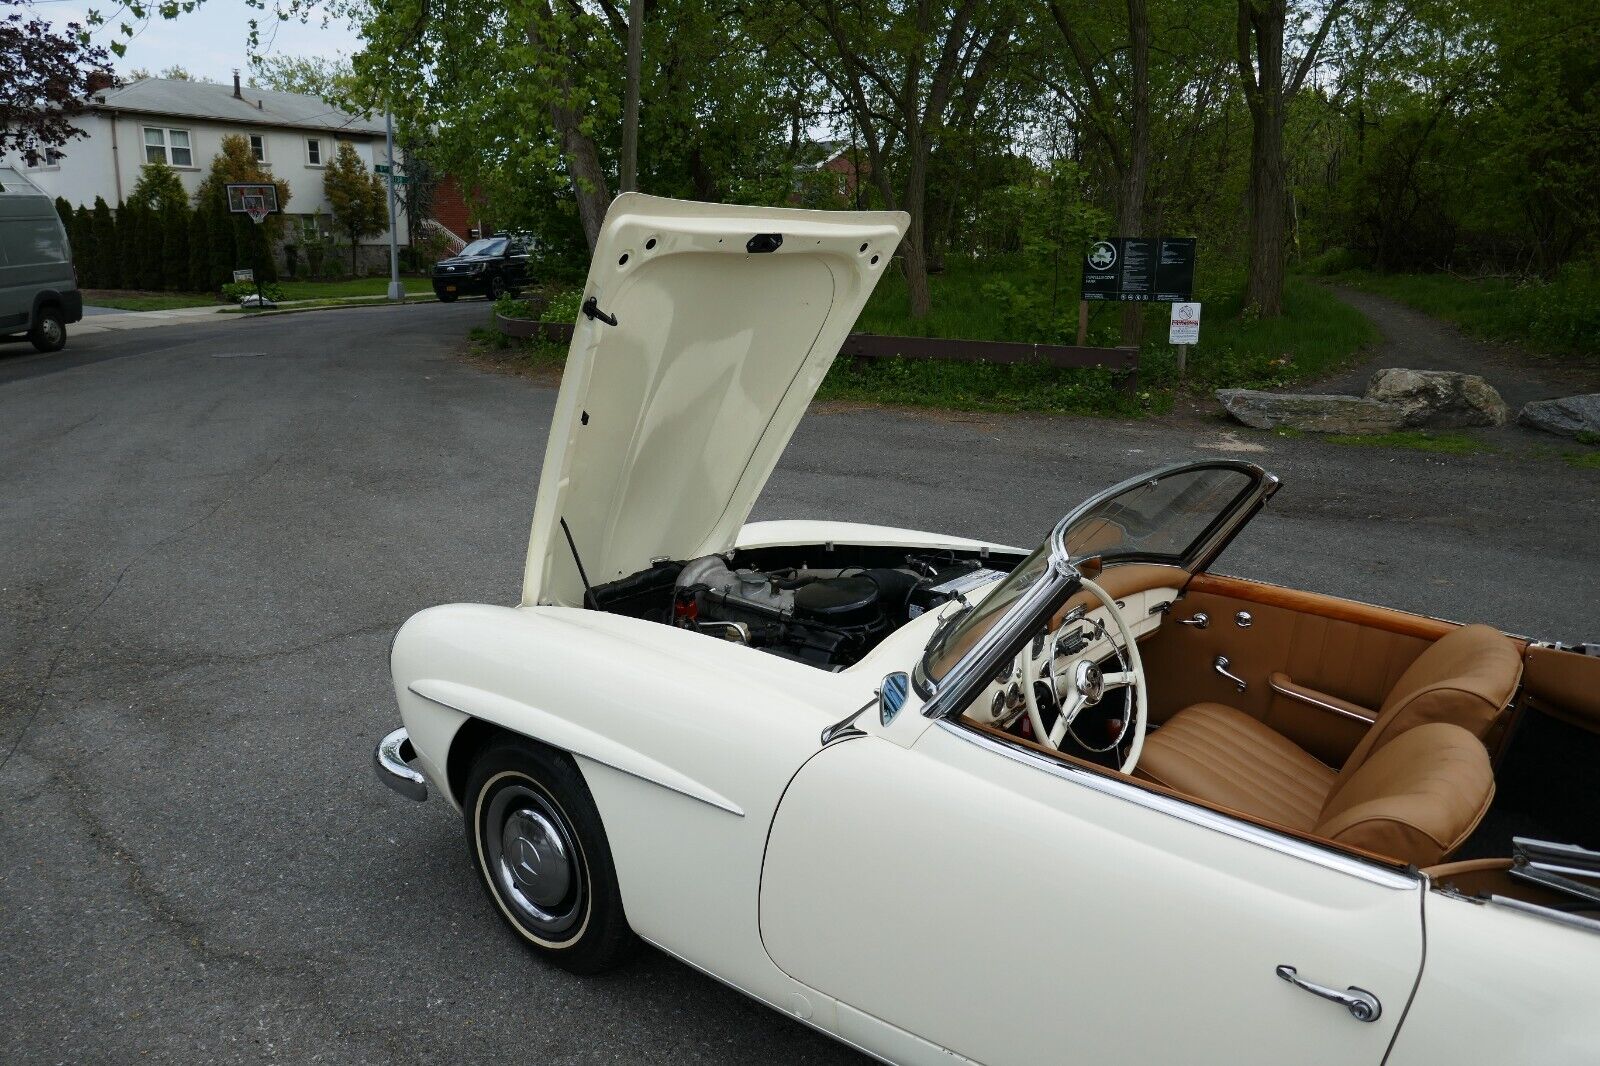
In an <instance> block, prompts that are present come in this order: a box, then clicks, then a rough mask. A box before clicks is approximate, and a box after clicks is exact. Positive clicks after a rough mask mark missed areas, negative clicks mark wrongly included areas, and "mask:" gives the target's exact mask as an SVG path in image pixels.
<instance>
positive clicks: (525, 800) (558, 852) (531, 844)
mask: <svg viewBox="0 0 1600 1066" xmlns="http://www.w3.org/2000/svg"><path fill="white" fill-rule="evenodd" d="M480 832H481V833H482V835H483V847H484V858H485V859H486V860H487V862H486V864H485V865H487V866H488V868H489V872H490V876H491V877H492V878H493V880H494V884H495V889H496V892H497V893H498V894H499V896H500V898H501V899H502V900H504V901H505V903H506V906H507V907H508V908H509V909H510V910H511V911H512V912H513V913H514V914H515V916H516V919H517V921H518V922H520V923H521V924H523V925H524V926H526V927H527V928H528V930H529V932H532V933H534V934H536V935H538V936H542V937H549V938H555V937H558V936H559V935H560V934H562V933H565V932H568V931H569V930H571V929H572V928H573V926H575V925H576V924H577V923H578V922H579V921H580V920H581V919H582V916H583V910H584V907H585V905H586V902H587V892H586V887H585V885H584V877H583V868H582V853H581V852H580V851H579V850H578V847H577V844H576V842H575V840H574V838H573V832H572V828H571V826H570V825H568V824H567V820H566V818H565V816H564V815H563V814H562V813H561V809H560V808H559V807H557V806H556V805H555V804H554V803H553V802H552V801H551V800H550V799H549V797H547V796H545V795H544V794H543V793H542V792H538V791H536V790H534V789H532V788H530V787H528V786H526V785H521V784H513V785H507V786H506V787H504V788H501V789H500V790H499V791H497V792H496V793H495V794H494V796H493V798H492V799H491V800H490V802H489V808H488V810H487V811H485V812H484V819H483V822H482V823H481V829H480Z"/></svg>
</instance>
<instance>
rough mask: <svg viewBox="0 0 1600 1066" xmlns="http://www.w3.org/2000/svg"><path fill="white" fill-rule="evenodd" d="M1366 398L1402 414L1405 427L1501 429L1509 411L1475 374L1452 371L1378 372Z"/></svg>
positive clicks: (1498, 396)
mask: <svg viewBox="0 0 1600 1066" xmlns="http://www.w3.org/2000/svg"><path fill="white" fill-rule="evenodd" d="M1367 399H1369V400H1377V401H1378V402H1380V403H1387V404H1393V405H1395V406H1396V407H1399V408H1401V409H1402V410H1403V411H1404V412H1405V425H1406V426H1407V427H1411V428H1415V427H1419V426H1434V427H1442V426H1503V425H1505V424H1506V420H1507V419H1509V418H1510V417H1511V409H1510V408H1508V407H1507V406H1506V402H1505V401H1504V400H1503V399H1501V398H1500V394H1499V393H1498V392H1496V391H1495V389H1494V386H1493V385H1490V384H1489V383H1488V382H1487V381H1485V380H1483V378H1481V377H1479V376H1478V375H1477V374H1462V373H1458V372H1457V371H1454V370H1405V369H1401V368H1398V367H1397V368H1392V369H1389V370H1380V371H1378V372H1377V373H1376V374H1373V375H1372V380H1371V381H1370V382H1368V383H1367Z"/></svg>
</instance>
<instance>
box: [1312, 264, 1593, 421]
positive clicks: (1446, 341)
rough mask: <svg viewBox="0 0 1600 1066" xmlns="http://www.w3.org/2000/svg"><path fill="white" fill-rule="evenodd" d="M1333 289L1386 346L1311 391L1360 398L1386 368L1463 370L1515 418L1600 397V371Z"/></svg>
mask: <svg viewBox="0 0 1600 1066" xmlns="http://www.w3.org/2000/svg"><path fill="white" fill-rule="evenodd" d="M1328 287H1329V288H1330V289H1332V290H1333V291H1334V292H1335V293H1337V294H1338V296H1339V298H1340V299H1341V300H1343V301H1345V302H1346V303H1348V304H1350V305H1351V306H1352V307H1354V308H1355V309H1356V310H1358V311H1360V312H1361V313H1362V314H1364V315H1366V316H1367V317H1368V318H1369V319H1371V320H1372V322H1373V324H1374V325H1376V326H1377V327H1378V330H1379V331H1380V332H1381V333H1382V334H1383V340H1382V341H1381V342H1379V344H1378V346H1377V347H1376V348H1374V349H1373V350H1372V353H1371V358H1369V359H1367V360H1366V361H1364V362H1362V363H1361V364H1360V365H1358V366H1356V367H1354V368H1352V369H1350V370H1348V371H1346V372H1344V373H1343V374H1340V375H1339V376H1337V377H1333V378H1328V379H1326V380H1324V381H1319V382H1317V383H1315V384H1314V385H1312V386H1310V387H1309V388H1308V389H1307V390H1306V391H1309V392H1324V393H1352V394H1354V395H1357V396H1359V395H1361V394H1362V393H1363V392H1365V391H1366V388H1367V380H1368V379H1369V378H1370V377H1372V374H1373V371H1375V370H1380V369H1383V368H1384V367H1406V368H1408V369H1411V370H1459V371H1462V372H1464V373H1468V374H1481V375H1483V377H1484V378H1485V379H1486V380H1487V381H1488V382H1489V384H1491V385H1493V386H1494V387H1495V388H1497V389H1499V390H1500V395H1501V396H1503V397H1505V401H1506V403H1507V404H1509V405H1510V407H1511V414H1512V416H1513V417H1515V416H1516V413H1517V412H1518V411H1519V410H1521V408H1522V405H1523V404H1525V403H1527V402H1528V401H1530V400H1547V399H1550V398H1552V397H1556V396H1571V395H1573V394H1575V393H1581V392H1595V391H1600V370H1595V369H1593V368H1587V367H1575V366H1570V365H1567V364H1563V363H1559V362H1557V361H1556V360H1555V359H1553V358H1550V357H1547V356H1540V355H1535V354H1533V353H1530V352H1526V351H1523V350H1522V349H1520V348H1516V347H1514V346H1512V345H1508V344H1496V343H1493V342H1490V341H1481V340H1477V339H1474V338H1472V337H1469V336H1467V335H1466V334H1464V333H1462V332H1461V330H1459V329H1457V328H1456V327H1455V326H1453V325H1450V324H1449V323H1447V322H1442V321H1440V320H1439V319H1436V318H1433V317H1432V316H1430V315H1426V314H1424V313H1423V312H1421V311H1415V310H1412V309H1411V308H1409V307H1407V306H1405V305H1404V304H1401V303H1398V302H1397V301H1394V300H1391V299H1389V298H1387V297H1384V296H1376V295H1374V294H1372V293H1369V292H1362V291H1361V290H1359V289H1351V288H1347V287H1345V286H1342V285H1330V286H1328Z"/></svg>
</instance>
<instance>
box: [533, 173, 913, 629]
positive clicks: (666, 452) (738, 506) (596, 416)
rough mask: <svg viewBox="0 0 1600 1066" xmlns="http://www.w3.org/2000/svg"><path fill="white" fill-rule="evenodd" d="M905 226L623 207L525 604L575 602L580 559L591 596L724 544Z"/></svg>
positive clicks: (669, 205)
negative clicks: (655, 565) (597, 588)
mask: <svg viewBox="0 0 1600 1066" xmlns="http://www.w3.org/2000/svg"><path fill="white" fill-rule="evenodd" d="M907 223H908V218H907V216H906V215H905V214H903V213H901V212H858V211H851V212H843V211H801V210H793V209H789V208H770V207H736V206H732V205H725V204H701V203H689V202H685V201H680V200H665V199H660V198H658V197H653V196H642V195H639V194H637V193H628V194H624V195H622V196H619V197H617V199H616V200H615V201H613V202H612V204H611V209H610V210H609V211H608V212H607V213H606V220H605V225H604V226H603V227H602V229H601V232H600V238H599V240H598V242H597V243H596V244H595V251H594V259H593V261H592V262H591V263H590V265H589V278H588V281H587V282H586V283H585V285H584V289H583V294H584V299H585V302H586V304H587V302H588V301H590V300H593V305H592V306H593V307H595V308H597V310H598V312H600V315H596V316H594V317H591V316H590V315H588V314H580V315H579V317H578V322H577V328H576V330H575V331H574V332H573V336H572V348H571V350H570V351H569V352H568V353H567V365H566V371H565V373H564V375H563V377H562V381H561V392H560V395H559V396H558V397H557V399H556V409H555V417H554V418H553V419H552V421H551V425H550V442H549V445H548V447H547V448H546V450H545V457H544V467H543V471H542V472H541V474H540V477H539V495H538V500H537V502H536V503H535V505H534V512H533V533H532V536H531V538H530V541H529V545H528V563H527V570H526V571H525V574H524V577H523V588H522V602H523V603H525V604H534V603H550V604H564V605H568V606H576V605H578V604H581V603H582V602H583V581H582V578H581V577H580V575H579V572H578V567H577V565H576V564H575V563H574V560H573V548H574V547H575V548H576V551H577V555H578V557H579V558H581V559H582V562H583V568H584V571H585V572H586V573H587V576H588V579H589V582H590V583H591V584H593V585H601V584H604V583H605V582H608V581H613V580H615V579H616V578H619V577H623V576H625V575H628V574H632V573H636V572H637V571H640V570H643V569H645V568H646V567H648V566H649V565H650V564H651V562H652V561H653V560H658V559H693V558H697V557H699V556H702V555H710V554H712V553H715V552H722V551H726V550H728V549H730V548H732V547H733V544H734V539H735V537H737V535H738V532H739V529H740V527H742V526H743V525H744V522H745V519H746V518H747V517H748V516H749V514H750V508H751V506H752V505H753V504H754V503H755V500H756V497H757V496H758V495H759V494H760V492H761V490H762V488H763V487H764V486H765V485H766V481H767V478H768V476H769V475H770V474H771V473H772V468H773V467H774V466H775V465H776V464H777V461H778V456H779V455H780V454H781V453H782V452H783V449H784V446H785V445H786V444H788V442H789V438H790V436H792V435H793V433H794V429H795V426H796V425H797V424H798V423H799V421H800V418H801V416H802V415H804V414H805V411H806V408H807V406H808V405H809V404H810V403H811V398H812V396H813V395H814V394H815V393H816V391H817V386H818V385H820V384H821V383H822V378H823V375H825V374H826V373H827V372H828V368H829V367H830V366H831V365H832V364H833V360H834V357H835V356H837V355H838V353H839V347H840V345H841V344H843V343H844V340H845V337H846V335H847V334H848V333H849V331H850V327H851V326H852V325H854V323H855V320H856V316H857V315H859V314H860V313H861V308H862V305H863V304H865V303H866V301H867V297H868V296H869V295H871V293H872V289H873V286H874V285H876V284H877V281H878V278H880V277H881V276H882V275H883V272H884V270H886V269H887V268H888V265H889V262H890V258H891V256H892V255H893V254H894V251H895V248H896V247H897V246H898V245H899V243H900V237H901V235H902V234H904V233H905V229H906V225H907ZM601 315H603V316H606V317H609V318H614V319H615V324H614V325H612V324H610V323H608V322H607V321H606V320H605V318H603V317H601ZM563 520H565V524H566V528H565V529H563V526H562V522H563ZM568 531H570V534H571V541H572V543H571V545H569V544H568V540H567V533H568Z"/></svg>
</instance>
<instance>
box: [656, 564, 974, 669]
mask: <svg viewBox="0 0 1600 1066" xmlns="http://www.w3.org/2000/svg"><path fill="white" fill-rule="evenodd" d="M1003 576H1004V572H1003V571H999V570H991V569H988V568H987V567H986V565H985V564H984V563H983V562H981V561H979V560H974V559H956V558H953V557H948V556H917V555H912V556H907V557H905V560H904V564H903V565H900V566H872V567H867V566H851V567H840V568H831V569H818V568H811V567H806V566H800V567H784V568H776V569H757V568H755V567H739V568H735V567H734V566H733V565H731V564H730V560H729V559H727V558H725V557H723V556H720V555H708V556H706V557H704V558H701V559H695V560H692V561H691V562H689V563H687V564H685V565H684V567H683V569H682V570H681V571H680V572H679V574H678V577H677V582H676V587H675V590H674V596H673V603H672V622H673V624H674V625H679V626H683V627H685V628H694V629H700V630H702V631H705V632H711V633H717V634H719V635H722V636H725V637H728V638H729V639H734V640H739V641H742V642H744V643H746V644H749V645H750V646H751V647H756V648H762V649H763V650H766V651H770V652H774V653H776V654H779V655H784V656H787V657H789V658H793V659H799V660H801V661H803V662H808V663H811V664H812V665H815V666H821V667H823V668H825V669H834V670H837V669H841V668H843V667H845V666H848V665H850V664H851V663H854V662H855V661H857V660H858V659H860V658H861V657H862V656H863V655H865V654H866V653H867V652H868V651H871V650H872V648H873V647H875V646H876V645H877V644H878V642H879V641H881V640H882V639H883V638H884V637H886V636H888V635H889V634H890V633H892V632H893V631H894V630H895V629H897V628H899V627H900V626H902V625H904V624H905V623H906V622H908V621H910V620H911V619H912V618H915V617H916V616H917V615H919V614H921V613H922V612H923V611H925V610H929V609H931V608H933V607H937V606H938V605H940V604H942V603H944V602H946V601H947V600H949V599H951V598H953V597H954V596H957V595H960V594H961V593H962V592H964V591H966V590H967V589H971V588H976V587H978V586H981V585H984V584H987V583H988V582H989V581H993V580H997V579H998V578H1000V577H1003Z"/></svg>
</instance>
